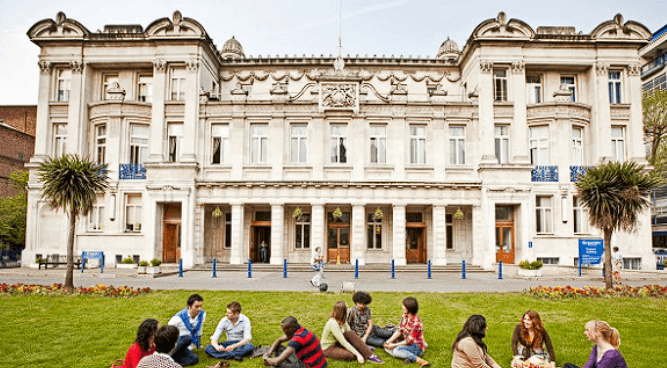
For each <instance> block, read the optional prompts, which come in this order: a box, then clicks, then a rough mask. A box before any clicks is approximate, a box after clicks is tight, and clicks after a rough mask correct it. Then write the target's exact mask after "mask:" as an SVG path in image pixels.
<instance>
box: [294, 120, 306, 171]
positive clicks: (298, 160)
mask: <svg viewBox="0 0 667 368" xmlns="http://www.w3.org/2000/svg"><path fill="white" fill-rule="evenodd" d="M290 146H291V147H290V162H291V163H293V164H305V163H306V162H307V160H308V154H307V153H308V151H307V147H308V126H307V125H306V124H292V125H291V126H290Z"/></svg>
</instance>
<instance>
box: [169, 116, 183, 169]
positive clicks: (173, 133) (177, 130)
mask: <svg viewBox="0 0 667 368" xmlns="http://www.w3.org/2000/svg"><path fill="white" fill-rule="evenodd" d="M167 141H168V143H169V146H168V149H169V152H168V155H167V156H168V158H169V162H178V161H180V159H181V149H182V146H183V123H169V124H167Z"/></svg>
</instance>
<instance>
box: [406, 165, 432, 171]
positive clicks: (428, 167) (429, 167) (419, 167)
mask: <svg viewBox="0 0 667 368" xmlns="http://www.w3.org/2000/svg"><path fill="white" fill-rule="evenodd" d="M405 170H414V171H420V170H424V171H426V170H433V165H426V164H410V165H409V166H406V167H405Z"/></svg>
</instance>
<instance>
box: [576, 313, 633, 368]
mask: <svg viewBox="0 0 667 368" xmlns="http://www.w3.org/2000/svg"><path fill="white" fill-rule="evenodd" d="M584 335H586V337H587V338H588V341H592V342H594V343H595V345H594V346H593V350H591V356H590V357H589V358H588V361H587V362H586V364H584V366H583V367H582V368H628V365H627V364H626V363H625V359H623V355H621V352H620V351H618V346H619V345H621V338H620V336H619V335H618V330H617V329H615V328H613V327H611V326H609V323H607V322H605V321H589V322H588V323H586V331H584ZM563 368H579V367H578V366H576V365H574V364H572V363H565V365H563Z"/></svg>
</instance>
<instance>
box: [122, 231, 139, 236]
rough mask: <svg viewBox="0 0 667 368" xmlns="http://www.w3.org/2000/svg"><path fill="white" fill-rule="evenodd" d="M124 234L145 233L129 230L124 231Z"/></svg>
mask: <svg viewBox="0 0 667 368" xmlns="http://www.w3.org/2000/svg"><path fill="white" fill-rule="evenodd" d="M123 234H124V235H143V234H142V233H141V231H128V230H125V231H123Z"/></svg>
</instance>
